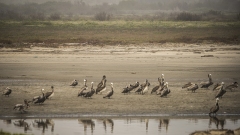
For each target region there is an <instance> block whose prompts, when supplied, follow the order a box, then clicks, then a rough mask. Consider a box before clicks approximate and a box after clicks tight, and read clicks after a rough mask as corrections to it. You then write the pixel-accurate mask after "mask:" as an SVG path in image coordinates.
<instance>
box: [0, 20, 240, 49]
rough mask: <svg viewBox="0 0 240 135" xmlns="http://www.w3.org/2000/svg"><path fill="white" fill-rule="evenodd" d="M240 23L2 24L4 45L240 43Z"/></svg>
mask: <svg viewBox="0 0 240 135" xmlns="http://www.w3.org/2000/svg"><path fill="white" fill-rule="evenodd" d="M239 29H240V22H211V21H196V22H194V21H189V22H188V21H123V20H117V21H86V20H84V21H1V22H0V43H3V45H1V46H5V47H16V46H14V45H13V44H14V43H19V44H18V45H20V46H24V44H21V43H23V42H25V43H42V42H44V43H48V44H51V43H70V42H71V43H84V42H88V44H93V45H104V44H112V45H115V44H141V43H165V42H173V43H179V42H181V43H202V42H206V41H207V42H211V43H219V42H221V43H230V44H238V43H240V31H239Z"/></svg>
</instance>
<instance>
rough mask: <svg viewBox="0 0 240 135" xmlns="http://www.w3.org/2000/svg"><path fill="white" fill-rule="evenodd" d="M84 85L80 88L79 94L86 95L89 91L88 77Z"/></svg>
mask: <svg viewBox="0 0 240 135" xmlns="http://www.w3.org/2000/svg"><path fill="white" fill-rule="evenodd" d="M83 83H84V85H83V87H82V88H81V90H79V92H78V96H84V95H85V94H86V93H87V89H88V86H87V79H84V80H83Z"/></svg>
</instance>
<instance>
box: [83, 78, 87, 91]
mask: <svg viewBox="0 0 240 135" xmlns="http://www.w3.org/2000/svg"><path fill="white" fill-rule="evenodd" d="M87 87H88V86H87V79H84V80H83V87H82V89H84V88H87Z"/></svg>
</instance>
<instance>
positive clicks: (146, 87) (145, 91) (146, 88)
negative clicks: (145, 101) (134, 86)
mask: <svg viewBox="0 0 240 135" xmlns="http://www.w3.org/2000/svg"><path fill="white" fill-rule="evenodd" d="M149 85H150V83H149V82H148V80H146V85H144V86H142V87H143V88H142V95H143V94H145V93H147V92H148V86H149Z"/></svg>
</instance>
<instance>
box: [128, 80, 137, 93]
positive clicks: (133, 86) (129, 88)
mask: <svg viewBox="0 0 240 135" xmlns="http://www.w3.org/2000/svg"><path fill="white" fill-rule="evenodd" d="M138 86H139V82H136V83H135V84H134V85H132V84H130V86H129V87H128V90H129V92H131V91H132V90H135V89H136V88H137V87H138Z"/></svg>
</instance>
